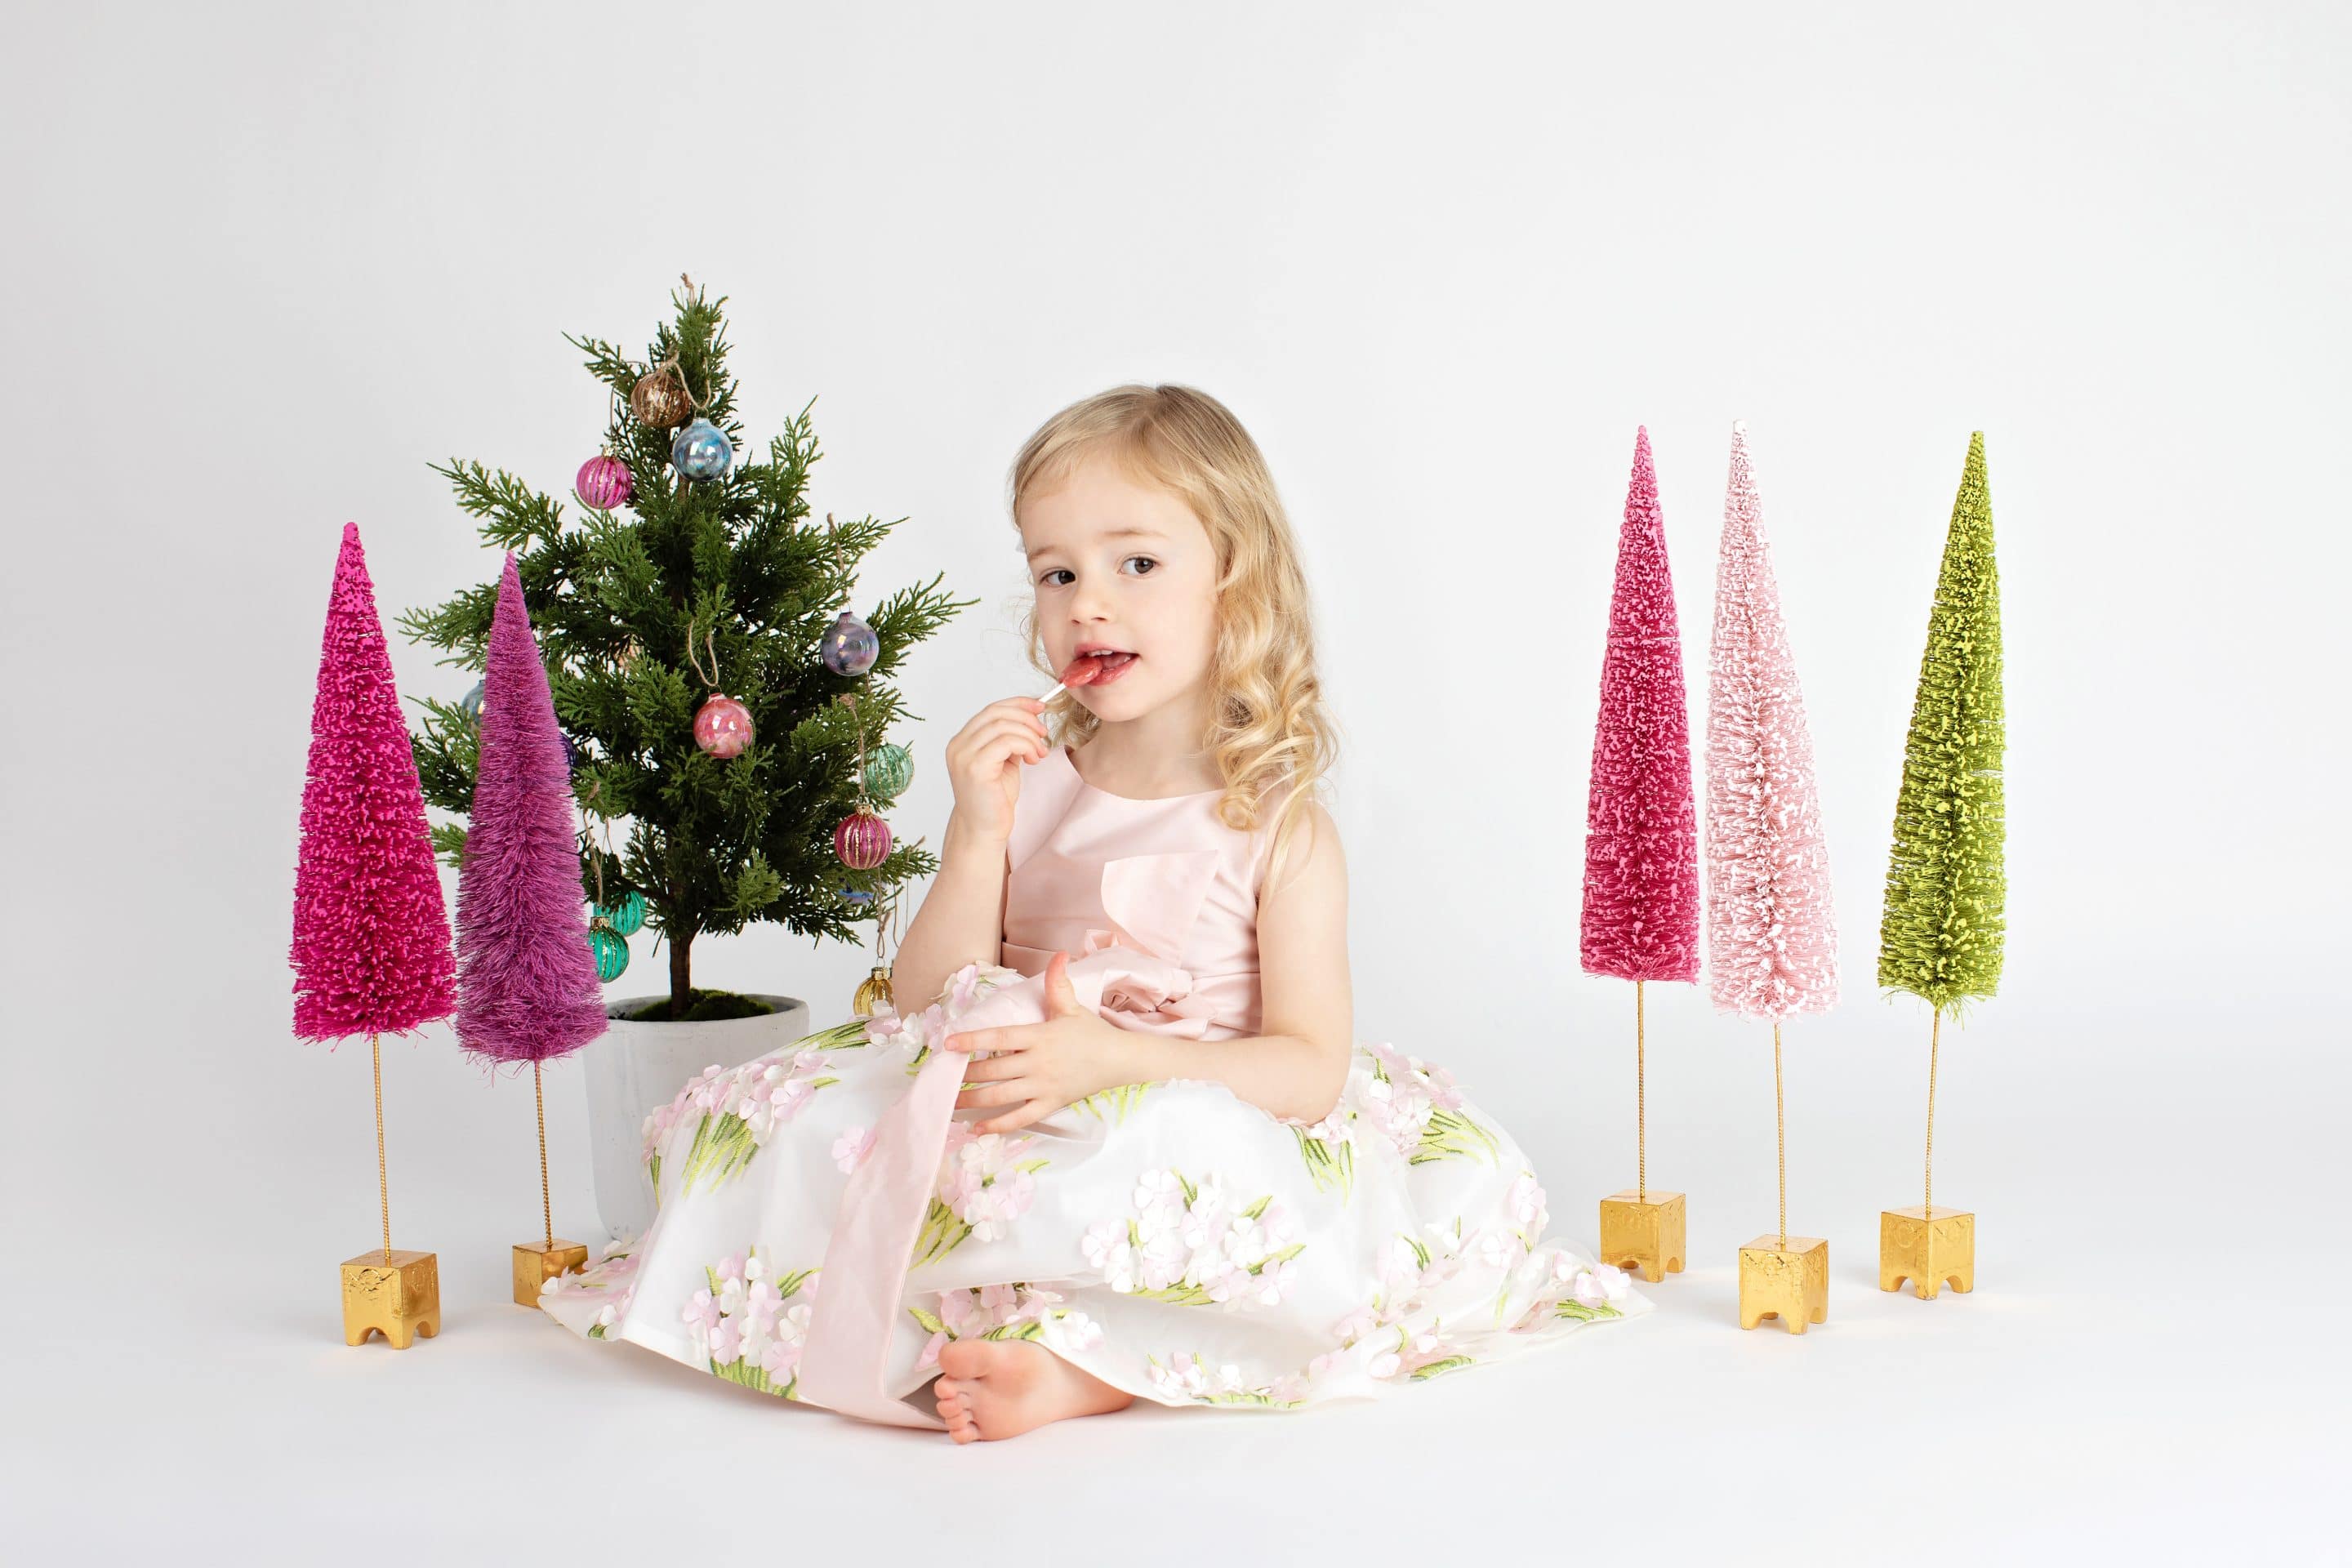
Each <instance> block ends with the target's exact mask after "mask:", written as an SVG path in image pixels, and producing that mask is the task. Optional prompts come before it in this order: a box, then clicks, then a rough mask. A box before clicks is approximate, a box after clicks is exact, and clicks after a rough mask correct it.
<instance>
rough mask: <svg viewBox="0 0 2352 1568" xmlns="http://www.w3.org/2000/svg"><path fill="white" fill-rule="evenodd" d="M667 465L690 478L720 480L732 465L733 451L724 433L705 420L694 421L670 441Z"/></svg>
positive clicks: (725, 475) (733, 462)
mask: <svg viewBox="0 0 2352 1568" xmlns="http://www.w3.org/2000/svg"><path fill="white" fill-rule="evenodd" d="M669 460H670V465H671V466H672V467H673V468H677V471H678V472H679V473H680V474H681V475H683V476H684V477H685V478H687V479H725V478H726V477H727V471H728V470H729V469H730V468H733V467H734V466H735V448H734V447H730V446H729V445H728V444H727V432H725V431H724V430H721V429H720V428H719V426H716V425H713V424H712V423H711V422H710V421H709V420H708V419H696V420H695V421H693V422H692V423H691V424H689V425H688V426H686V428H684V429H683V430H680V431H679V432H678V433H677V435H676V436H674V437H671V438H670V444H669Z"/></svg>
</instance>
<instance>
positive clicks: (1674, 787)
mask: <svg viewBox="0 0 2352 1568" xmlns="http://www.w3.org/2000/svg"><path fill="white" fill-rule="evenodd" d="M1697 816H1698V812H1697V807H1696V804H1695V803H1694V802H1693V800H1692V798H1691V776H1690V720H1689V716H1688V714H1687V712H1686V711H1685V701H1684V697H1683V647H1682V637H1681V634H1680V632H1679V631H1678V630H1677V628H1676V626H1675V584H1674V577H1673V574H1671V573H1670V572H1669V571H1668V570H1667V566H1666V531H1665V518H1664V513H1663V512H1662V511H1661V510H1660V509H1659V506H1658V480H1657V474H1656V472H1655V470H1654V468H1653V466H1652V464H1651V461H1650V432H1649V431H1648V430H1647V429H1646V428H1643V429H1639V430H1637V431H1636V432H1635V434H1634V437H1633V479H1632V481H1631V482H1630V483H1629V485H1628V486H1627V488H1626V491H1625V517H1624V522H1623V524H1622V527H1621V528H1620V530H1619V531H1618V535H1617V585H1616V592H1615V595H1614V596H1613V597H1612V600H1611V602H1610V606H1609V650H1608V653H1607V654H1606V655H1605V656H1604V657H1603V658H1602V660H1601V710H1600V715H1599V717H1598V720H1597V721H1596V722H1595V724H1594V727H1593V737H1592V782H1591V791H1590V794H1589V795H1588V799H1587V807H1586V828H1585V839H1584V921H1583V942H1582V959H1583V963H1584V967H1585V969H1586V970H1587V971H1588V972H1589V973H1593V974H1613V975H1616V976H1619V977H1620V978H1622V979H1625V980H1696V979H1697V978H1698V912H1699V902H1698V823H1697Z"/></svg>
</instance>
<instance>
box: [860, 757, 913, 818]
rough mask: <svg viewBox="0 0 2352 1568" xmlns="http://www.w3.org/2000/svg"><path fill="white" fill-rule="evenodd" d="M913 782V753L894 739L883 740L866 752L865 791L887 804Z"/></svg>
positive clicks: (904, 792)
mask: <svg viewBox="0 0 2352 1568" xmlns="http://www.w3.org/2000/svg"><path fill="white" fill-rule="evenodd" d="M914 782H915V754H914V753H913V752H909V751H908V750H907V748H906V747H904V746H902V745H900V744H898V742H896V741H885V742H882V743H881V744H880V745H878V746H877V747H875V748H874V749H873V750H872V751H870V752H866V794H867V795H872V796H873V797H874V799H875V801H876V802H877V804H878V805H889V804H890V803H891V802H892V801H894V800H896V799H898V797H899V796H900V795H904V794H906V793H907V786H908V784H912V783H914Z"/></svg>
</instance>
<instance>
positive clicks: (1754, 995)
mask: <svg viewBox="0 0 2352 1568" xmlns="http://www.w3.org/2000/svg"><path fill="white" fill-rule="evenodd" d="M1706 884H1707V892H1706V947H1707V968H1708V988H1709V990H1710V992H1711V993H1712V994H1713V997H1714V1001H1715V1005H1716V1006H1717V1008H1719V1009H1722V1010H1723V1011H1726V1012H1731V1013H1737V1014H1739V1015H1742V1016H1747V1017H1751V1018H1764V1019H1769V1020H1770V1021H1771V1023H1772V1026H1773V1027H1772V1085H1773V1101H1774V1111H1775V1121H1776V1122H1778V1123H1780V1127H1781V1134H1780V1137H1781V1149H1782V1155H1781V1160H1780V1166H1781V1184H1780V1188H1781V1196H1780V1238H1781V1243H1782V1245H1783V1246H1785V1245H1786V1244H1787V1240H1788V1231H1789V1216H1788V1183H1787V1157H1786V1148H1787V1136H1786V1123H1785V1118H1783V1117H1782V1116H1781V1115H1780V1021H1781V1020H1782V1019H1784V1018H1788V1017H1790V1016H1794V1015H1796V1014H1800V1013H1819V1012H1823V1011H1826V1010H1827V1009H1828V1008H1829V1007H1831V1006H1832V1005H1835V1003H1836V1001H1837V992H1838V959H1837V924H1836V919H1835V916H1834V913H1833V911H1832V905H1831V892H1830V869H1829V855H1828V851H1827V849H1826V847H1824V846H1823V843H1822V820H1821V802H1820V792H1819V790H1818V788H1817V787H1816V784H1815V782H1814V777H1813V743H1812V738H1811V733H1810V732H1809V731H1808V730H1807V728H1806V725H1805V701H1804V697H1803V694H1802V693H1801V691H1800V690H1799V689H1798V685H1797V663H1796V659H1795V658H1794V657H1793V656H1792V655H1791V654H1790V649H1789V633H1788V627H1787V625H1786V623H1785V622H1784V621H1783V619H1782V617H1781V614H1780V588H1779V585H1778V584H1776V582H1775V581H1774V579H1773V575H1772V557H1771V551H1770V549H1769V545H1768V544H1767V542H1766V540H1765V535H1764V506H1763V501H1762V499H1761V498H1760V497H1759V494H1758V492H1757V488H1756V475H1755V468H1754V466H1753V464H1752V463H1751V461H1750V460H1749V458H1748V435H1747V426H1746V425H1745V424H1744V423H1737V424H1734V425H1733V426H1732V427H1731V468H1730V477H1729V480H1728V483H1727V487H1726V490H1725V495H1724V502H1723V544H1722V550H1721V552H1720V553H1719V554H1718V556H1717V561H1716V578H1715V636H1714V641H1713V643H1712V644H1711V646H1710V648H1709V654H1708V660H1707V710H1706Z"/></svg>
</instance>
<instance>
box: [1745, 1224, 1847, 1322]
mask: <svg viewBox="0 0 2352 1568" xmlns="http://www.w3.org/2000/svg"><path fill="white" fill-rule="evenodd" d="M1829 1315H1830V1244H1829V1243H1828V1242H1826V1241H1824V1240H1822V1238H1821V1237H1818V1236H1792V1237H1790V1238H1789V1244H1788V1246H1787V1247H1782V1246H1781V1245H1780V1233H1779V1232H1778V1231H1775V1232H1773V1233H1772V1234H1771V1235H1769V1236H1759V1237H1757V1238H1756V1239H1755V1240H1753V1241H1751V1242H1749V1243H1748V1245H1747V1246H1745V1247H1741V1248H1740V1249H1739V1326H1740V1327H1741V1328H1743V1329H1752V1328H1754V1327H1755V1326H1756V1325H1757V1324H1759V1323H1760V1322H1762V1321H1764V1320H1765V1319H1767V1318H1778V1319H1780V1326H1781V1327H1782V1328H1784V1329H1786V1330H1788V1331H1790V1333H1792V1334H1801V1333H1803V1332H1804V1331H1805V1325H1806V1324H1808V1323H1818V1322H1822V1321H1826V1320H1827V1319H1828V1317H1829Z"/></svg>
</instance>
